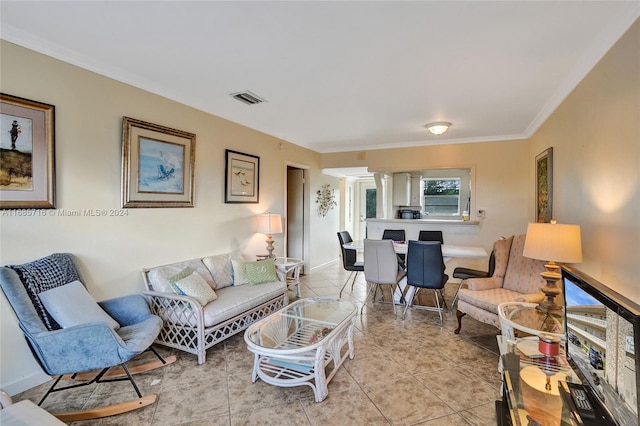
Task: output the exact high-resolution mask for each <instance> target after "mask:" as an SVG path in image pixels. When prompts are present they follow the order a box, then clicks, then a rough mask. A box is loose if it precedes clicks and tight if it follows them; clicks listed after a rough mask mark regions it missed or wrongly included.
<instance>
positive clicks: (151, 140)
mask: <svg viewBox="0 0 640 426" xmlns="http://www.w3.org/2000/svg"><path fill="white" fill-rule="evenodd" d="M195 155H196V135H194V134H193V133H188V132H183V131H181V130H176V129H171V128H169V127H163V126H159V125H157V124H152V123H147V122H144V121H140V120H135V119H133V118H129V117H123V119H122V207H133V208H134V207H193V187H194V182H193V176H194V174H193V172H194V170H193V169H194V164H195Z"/></svg>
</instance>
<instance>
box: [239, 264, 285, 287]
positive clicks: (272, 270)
mask: <svg viewBox="0 0 640 426" xmlns="http://www.w3.org/2000/svg"><path fill="white" fill-rule="evenodd" d="M244 268H245V272H246V274H247V278H249V282H250V283H251V284H262V283H271V282H274V281H278V274H276V265H275V264H274V263H273V259H266V260H260V261H258V262H246V263H245V264H244Z"/></svg>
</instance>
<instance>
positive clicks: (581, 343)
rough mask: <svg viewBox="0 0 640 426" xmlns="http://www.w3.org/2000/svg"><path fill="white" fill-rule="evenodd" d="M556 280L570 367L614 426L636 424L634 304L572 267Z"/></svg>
mask: <svg viewBox="0 0 640 426" xmlns="http://www.w3.org/2000/svg"><path fill="white" fill-rule="evenodd" d="M562 281H563V287H564V291H563V295H564V299H565V302H564V305H565V306H564V307H565V309H564V315H565V325H566V327H565V331H566V336H567V340H566V352H567V359H568V361H569V363H570V364H571V367H572V368H573V369H574V371H575V372H576V373H577V375H578V376H579V377H580V380H581V381H582V383H583V385H585V386H586V387H588V388H589V389H588V390H589V392H588V393H589V394H590V395H591V396H595V397H597V398H598V400H597V401H595V402H596V403H600V404H602V405H604V406H605V407H606V409H607V410H608V411H609V413H610V414H611V415H612V417H613V418H614V419H615V421H616V423H618V424H620V425H624V426H627V425H638V423H639V422H640V417H639V414H638V413H639V412H640V406H639V404H638V385H640V357H639V356H638V353H637V350H636V348H638V347H640V346H639V345H640V305H638V303H637V302H634V301H632V300H629V299H628V298H626V297H624V296H622V295H621V294H619V293H617V292H615V291H613V290H611V289H610V288H608V287H606V286H605V285H604V284H602V283H600V282H598V281H597V280H595V279H593V278H592V277H590V276H588V275H587V274H585V273H583V272H580V271H578V270H577V269H575V268H571V267H568V266H563V267H562Z"/></svg>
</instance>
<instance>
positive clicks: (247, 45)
mask: <svg viewBox="0 0 640 426" xmlns="http://www.w3.org/2000/svg"><path fill="white" fill-rule="evenodd" d="M0 11H1V12H0V13H1V14H0V19H1V22H0V24H1V26H0V35H1V37H2V38H3V39H5V40H8V41H11V42H13V43H16V44H19V45H22V46H25V47H28V48H31V49H33V50H36V51H39V52H42V53H44V54H47V55H50V56H53V57H55V58H58V59H61V60H63V61H66V62H69V63H72V64H75V65H78V66H80V67H83V68H86V69H89V70H92V71H95V72H97V73H100V74H103V75H105V76H108V77H111V78H114V79H116V80H120V81H122V82H125V83H128V84H131V85H133V86H137V87H140V88H143V89H146V90H148V91H150V92H153V93H157V94H159V95H162V96H165V97H167V98H170V99H173V100H176V101H179V102H181V103H184V104H187V105H190V106H193V107H195V108H198V109H201V110H203V111H207V112H209V113H212V114H215V115H217V116H220V117H224V118H226V119H229V120H231V121H234V122H237V123H240V124H243V125H245V126H248V127H251V128H253V129H257V130H260V131H262V132H265V133H268V134H271V135H273V136H276V137H279V138H282V139H284V140H287V141H290V142H292V143H295V144H298V145H301V146H305V147H308V148H311V149H313V150H316V151H318V152H337V151H346V150H366V149H375V148H387V147H405V146H419V145H429V144H439V143H459V142H476V141H486V140H508V139H522V138H527V137H528V136H530V135H531V134H532V133H533V132H534V131H535V130H536V129H537V128H538V127H539V126H540V125H541V124H542V123H543V122H544V120H545V119H546V118H547V117H548V116H549V114H551V113H552V112H553V110H554V109H555V108H556V107H557V106H558V105H559V104H560V102H562V100H563V99H564V98H565V97H566V96H567V95H568V94H569V92H570V91H571V90H572V89H573V88H574V87H575V86H576V84H577V83H578V82H579V81H580V80H581V79H582V78H583V77H584V76H585V75H586V73H587V72H588V71H589V70H590V69H591V68H592V67H593V65H595V63H596V62H597V61H598V60H599V59H600V58H601V57H602V55H604V53H606V51H607V50H608V49H609V48H610V47H611V46H612V45H613V44H614V43H615V41H616V40H617V39H618V38H619V37H620V36H621V35H622V34H623V33H624V31H625V30H626V29H628V27H629V26H630V25H631V24H632V23H633V21H634V20H635V19H637V17H638V16H640V2H638V1H637V0H636V1H567V2H561V1H553V2H550V1H533V2H515V1H513V2H505V1H498V2H490V1H414V2H400V1H391V2H382V1H377V2H373V1H371V2H366V1H356V2H341V1H331V2H329V1H326V2H307V1H304V2H303V1H301V2H271V1H261V2H244V1H243V2H220V1H215V2H214V1H196V2H185V1H164V2H155V1H140V2H132V1H127V2H116V1H108V2H107V1H100V2H98V1H92V2H71V1H65V2H56V1H46V2H24V1H21V2H15V1H7V0H2V2H1V3H0ZM245 90H249V91H251V92H253V93H255V94H257V95H258V96H260V97H262V98H264V99H266V100H267V102H265V103H262V104H258V105H252V106H249V105H246V104H243V103H241V102H238V101H236V100H234V99H232V98H231V97H230V96H229V95H230V94H231V93H235V92H240V91H245ZM14 95H20V94H19V93H17V94H14ZM432 121H450V122H452V123H453V126H452V127H451V129H450V130H449V131H448V132H447V133H445V134H444V135H442V136H433V135H430V134H428V132H426V131H425V129H424V125H425V124H426V123H428V122H432ZM186 130H189V129H186Z"/></svg>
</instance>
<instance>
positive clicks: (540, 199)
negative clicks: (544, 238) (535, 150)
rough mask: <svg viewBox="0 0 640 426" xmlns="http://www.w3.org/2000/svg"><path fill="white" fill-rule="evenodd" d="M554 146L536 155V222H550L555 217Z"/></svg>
mask: <svg viewBox="0 0 640 426" xmlns="http://www.w3.org/2000/svg"><path fill="white" fill-rule="evenodd" d="M552 201H553V148H547V149H545V150H544V151H542V152H541V153H540V154H538V155H537V156H536V222H544V223H548V222H550V221H551V219H552V218H553V215H552V213H553V212H552V209H551V207H552Z"/></svg>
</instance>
